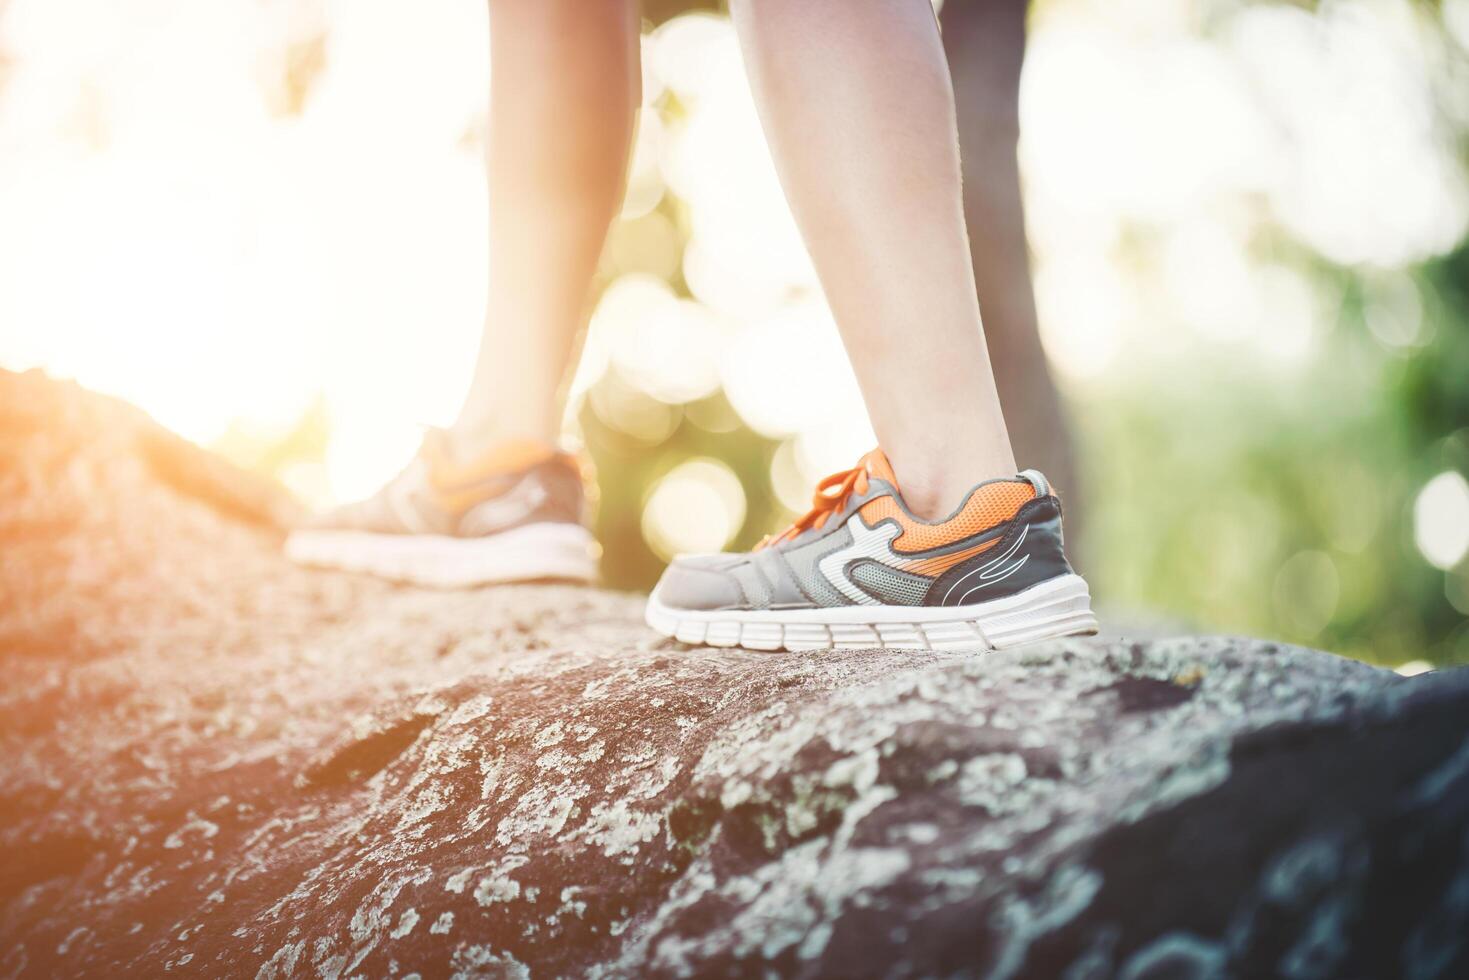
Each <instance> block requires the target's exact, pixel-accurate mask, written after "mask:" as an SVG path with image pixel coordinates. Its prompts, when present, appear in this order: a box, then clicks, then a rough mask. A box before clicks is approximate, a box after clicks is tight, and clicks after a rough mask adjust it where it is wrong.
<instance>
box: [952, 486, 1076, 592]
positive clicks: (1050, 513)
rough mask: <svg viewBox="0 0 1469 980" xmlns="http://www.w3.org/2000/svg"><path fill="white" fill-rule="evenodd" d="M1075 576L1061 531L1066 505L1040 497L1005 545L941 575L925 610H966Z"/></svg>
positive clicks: (1017, 519)
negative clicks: (954, 608)
mask: <svg viewBox="0 0 1469 980" xmlns="http://www.w3.org/2000/svg"><path fill="white" fill-rule="evenodd" d="M1070 572H1071V563H1070V562H1068V561H1067V560H1066V552H1065V548H1064V541H1063V538H1062V532H1061V501H1060V500H1058V499H1057V498H1056V497H1054V496H1046V497H1039V498H1037V499H1035V500H1032V501H1031V502H1030V503H1028V504H1026V505H1025V506H1023V507H1021V508H1020V510H1019V511H1018V512H1016V514H1015V516H1014V517H1013V518H1012V519H1011V520H1010V527H1009V530H1007V531H1006V532H1005V536H1004V537H1002V538H1001V539H1000V542H999V544H997V545H995V546H994V547H993V548H987V549H985V551H984V552H983V553H981V554H979V555H977V556H975V557H974V558H971V559H969V560H968V561H966V562H961V563H960V564H958V565H955V566H954V567H953V568H951V569H949V570H948V571H946V572H944V574H942V575H940V576H939V577H938V578H937V579H936V580H935V581H934V583H933V585H931V586H930V587H929V590H928V595H927V596H925V597H924V600H923V604H924V605H925V606H962V605H971V604H973V603H976V602H989V601H990V600H992V599H1003V598H1004V597H1005V596H1010V595H1014V594H1016V593H1017V592H1023V591H1025V590H1026V589H1028V588H1030V587H1031V586H1032V585H1036V584H1038V583H1040V582H1044V581H1046V580H1047V579H1052V578H1055V577H1056V576H1058V575H1066V574H1069V573H1070Z"/></svg>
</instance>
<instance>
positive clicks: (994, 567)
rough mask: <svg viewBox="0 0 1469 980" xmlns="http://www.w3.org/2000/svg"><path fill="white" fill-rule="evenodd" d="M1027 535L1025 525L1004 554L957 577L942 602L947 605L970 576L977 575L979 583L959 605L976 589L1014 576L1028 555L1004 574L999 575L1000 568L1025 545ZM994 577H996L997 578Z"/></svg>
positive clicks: (1027, 529) (963, 597)
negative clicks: (955, 591)
mask: <svg viewBox="0 0 1469 980" xmlns="http://www.w3.org/2000/svg"><path fill="white" fill-rule="evenodd" d="M1029 533H1030V525H1029V524H1027V525H1025V527H1023V528H1021V530H1020V537H1018V538H1016V539H1015V543H1014V544H1012V545H1011V546H1010V547H1008V548H1006V549H1005V553H1004V554H1002V555H999V556H998V557H995V558H991V559H990V560H989V561H987V562H985V563H984V564H983V565H981V566H979V567H978V568H973V569H970V570H969V571H967V572H965V573H964V574H963V575H961V576H959V578H958V579H956V580H955V581H954V584H953V585H951V586H949V589H948V591H947V592H945V593H944V602H945V603H947V602H948V601H949V596H951V595H953V594H954V590H955V589H957V588H959V586H961V585H963V584H964V583H965V582H967V581H968V580H969V579H970V578H971V577H972V576H975V575H978V576H979V577H980V580H981V582H980V584H979V585H977V586H975V587H974V588H972V589H970V590H969V592H965V593H964V595H963V596H961V597H960V599H959V602H960V604H963V602H964V599H966V598H968V597H969V594H970V593H972V592H974V591H975V590H976V589H982V588H984V587H985V586H986V585H993V584H994V583H995V582H998V581H1000V579H1003V578H1009V577H1010V576H1011V575H1012V574H1014V572H1015V570H1016V569H1018V568H1019V567H1020V566H1021V565H1024V564H1025V562H1026V561H1027V560H1028V559H1029V558H1030V556H1029V555H1026V556H1025V557H1024V558H1022V559H1020V561H1019V562H1017V563H1016V564H1015V565H1014V566H1013V567H1010V568H1007V569H1004V574H1000V573H1001V570H1002V569H1001V566H1002V565H1004V564H1005V562H1007V561H1009V560H1010V558H1011V557H1012V556H1014V554H1015V552H1017V551H1019V550H1020V546H1021V545H1022V544H1024V543H1025V537H1026V535H1028V534H1029ZM996 576H998V578H997V577H996Z"/></svg>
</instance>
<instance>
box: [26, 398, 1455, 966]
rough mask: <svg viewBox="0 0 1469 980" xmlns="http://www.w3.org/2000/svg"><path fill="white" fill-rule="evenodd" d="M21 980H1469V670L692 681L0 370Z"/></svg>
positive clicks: (999, 662) (714, 665)
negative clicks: (408, 570) (306, 516)
mask: <svg viewBox="0 0 1469 980" xmlns="http://www.w3.org/2000/svg"><path fill="white" fill-rule="evenodd" d="M0 446H3V453H4V459H3V463H4V466H3V470H0V548H3V564H0V658H3V660H0V663H3V670H4V676H5V684H4V686H3V689H0V780H3V781H0V850H3V853H4V859H3V864H0V976H5V977H11V976H28V977H29V976H34V977H43V976H59V975H80V976H96V977H116V976H157V975H161V974H163V973H173V974H179V975H200V976H224V975H228V976H256V977H262V978H267V977H294V976H320V977H342V978H345V977H355V976H363V977H367V976H373V977H377V976H399V977H402V976H409V975H412V974H415V973H416V974H419V975H420V976H424V977H433V976H466V977H469V976H507V977H509V976H563V975H580V976H602V977H621V976H687V975H695V974H697V975H700V976H749V975H782V976H829V975H843V976H867V975H884V976H896V977H906V976H912V977H917V976H948V975H962V976H987V977H1017V976H1044V977H1051V976H1066V977H1074V978H1091V977H1108V976H1121V977H1133V978H1155V977H1213V976H1256V975H1276V974H1278V975H1282V976H1291V977H1302V978H1305V977H1326V976H1363V977H1386V976H1397V975H1403V976H1414V977H1449V976H1462V975H1465V972H1466V968H1469V959H1466V957H1469V953H1466V949H1465V942H1466V941H1465V937H1466V934H1469V740H1466V729H1469V721H1466V720H1469V683H1466V678H1465V677H1463V676H1460V675H1456V674H1438V675H1430V676H1425V677H1421V678H1416V679H1413V680H1404V679H1401V678H1398V677H1396V676H1395V675H1393V674H1391V673H1390V672H1386V671H1382V670H1378V669H1375V668H1371V667H1368V666H1365V665H1362V664H1359V663H1355V662H1352V661H1347V660H1344V659H1341V658H1338V657H1334V656H1331V655H1329V654H1324V653H1319V652H1315V651H1310V650H1304V649H1299V648H1293V647H1286V646H1280V645H1277V644H1271V643H1265V642H1260V641H1254V640H1244V639H1230V638H1221V637H1180V638H1176V639H1159V640H1148V641H1146V642H1141V641H1140V642H1130V641H1128V640H1126V639H1118V638H1103V639H1093V640H1074V641H1066V642H1058V643H1050V644H1045V645H1039V646H1035V647H1031V648H1027V649H1020V650H1013V651H1007V652H1003V653H991V654H984V655H974V654H964V653H924V652H913V651H897V650H873V651H865V652H855V653H841V654H825V655H812V654H788V653H757V652H752V651H743V650H720V651H705V650H685V649H682V648H679V647H677V646H674V645H666V644H663V643H660V642H656V641H655V638H654V637H653V636H652V635H651V634H650V633H648V632H647V631H645V630H644V629H642V628H641V627H640V625H639V602H638V599H637V598H636V597H631V596H623V595H615V594H609V593H604V592H599V591H596V590H590V589H574V588H566V587H552V586H542V587H530V586H526V587H512V588H498V589H489V590H465V591H451V592H431V591H424V590H418V589H412V588H405V587H395V586H391V585H387V584H383V583H379V582H375V581H371V580H367V579H363V578H358V577H354V576H347V575H335V574H326V573H315V572H308V571H304V570H300V569H296V568H293V567H291V566H290V565H288V564H287V563H285V562H284V561H283V560H282V559H281V558H280V556H279V551H278V541H279V532H278V530H277V526H278V525H279V523H280V522H281V521H282V520H283V519H285V517H286V516H287V515H288V514H289V513H290V511H291V506H292V505H291V504H290V503H289V501H286V500H284V499H283V498H282V497H281V496H280V495H279V494H278V493H277V492H276V491H274V490H273V489H272V488H270V487H268V486H265V485H261V484H257V483H254V482H252V481H251V480H249V479H248V478H246V477H244V476H243V475H242V474H239V473H237V472H235V471H233V470H231V469H229V468H228V467H227V466H225V465H223V464H221V463H219V462H217V461H215V460H212V459H211V458H210V457H208V456H207V455H206V454H203V453H201V452H199V451H198V450H195V449H192V448H191V447H189V446H187V445H186V444H183V443H180V442H178V441H177V440H175V439H172V437H169V436H167V435H166V434H164V433H162V432H161V430H159V429H157V428H156V427H155V426H153V425H152V424H151V423H150V422H148V421H147V420H146V419H145V418H144V417H142V416H141V415H139V414H138V413H136V412H135V411H133V410H131V409H128V408H126V407H125V406H122V405H119V404H117V403H115V402H111V401H109V400H107V399H102V398H99V397H97V396H92V395H88V394H86V393H84V392H81V391H80V390H78V389H76V388H74V387H72V386H67V385H59V384H56V383H54V382H51V381H48V380H46V379H44V378H42V377H40V376H39V375H35V374H30V375H20V376H17V375H3V374H0Z"/></svg>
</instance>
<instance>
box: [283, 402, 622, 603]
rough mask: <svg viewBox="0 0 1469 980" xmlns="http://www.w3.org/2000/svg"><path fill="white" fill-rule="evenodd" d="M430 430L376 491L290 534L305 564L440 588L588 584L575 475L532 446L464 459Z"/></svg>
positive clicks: (589, 552)
mask: <svg viewBox="0 0 1469 980" xmlns="http://www.w3.org/2000/svg"><path fill="white" fill-rule="evenodd" d="M445 442H446V439H445V435H444V433H442V432H440V431H438V430H430V431H429V433H428V434H427V435H426V436H425V437H424V440H423V445H422V446H421V447H420V448H419V451H418V455H417V456H415V457H414V459H413V461H412V462H411V463H409V464H408V466H407V468H405V469H404V470H403V472H401V473H399V474H398V475H397V476H396V477H394V478H393V479H392V480H391V481H389V483H388V484H387V486H385V487H383V488H382V489H381V490H379V491H378V492H377V493H376V494H375V495H374V496H372V497H369V498H368V499H366V500H363V501H360V502H358V503H354V504H348V505H346V506H345V507H340V508H338V509H337V510H334V511H332V512H330V513H328V514H325V515H323V516H322V517H319V518H317V519H315V520H313V521H311V522H309V523H307V524H305V525H303V526H302V527H300V528H297V529H296V530H294V531H292V532H291V535H290V536H289V537H288V538H287V539H286V554H287V555H288V556H290V557H291V558H292V559H293V560H295V561H297V562H300V563H301V564H305V565H315V566H320V567H326V568H337V569H343V570H346V571H354V572H369V573H371V574H374V575H379V576H381V577H383V578H389V579H394V580H397V581H405V582H413V583H416V584H419V585H433V586H443V587H455V586H469V585H485V584H488V583H491V582H521V581H530V580H537V579H556V580H571V581H576V582H590V581H591V580H592V579H593V578H595V577H596V572H597V552H598V547H597V544H596V541H595V540H594V539H593V538H592V535H591V532H590V531H588V530H587V528H586V527H585V525H584V523H583V520H584V515H583V511H584V509H585V502H584V497H585V494H584V490H583V486H582V477H581V471H580V469H579V467H578V466H577V463H576V460H575V459H573V458H572V457H571V456H569V455H567V454H565V453H562V452H558V451H557V450H555V449H553V448H551V447H549V446H543V445H540V444H537V443H506V444H503V445H501V446H499V447H497V448H496V449H494V450H492V451H491V452H489V453H486V454H485V455H483V456H482V457H480V458H479V459H477V460H474V461H473V462H470V463H468V464H464V463H460V462H456V461H454V460H451V458H450V456H449V453H448V451H447V446H446V444H445Z"/></svg>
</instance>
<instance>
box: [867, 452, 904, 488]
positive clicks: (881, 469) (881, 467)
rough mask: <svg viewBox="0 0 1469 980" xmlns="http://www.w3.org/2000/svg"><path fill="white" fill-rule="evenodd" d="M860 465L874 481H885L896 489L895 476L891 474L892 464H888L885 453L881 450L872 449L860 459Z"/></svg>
mask: <svg viewBox="0 0 1469 980" xmlns="http://www.w3.org/2000/svg"><path fill="white" fill-rule="evenodd" d="M862 465H863V466H864V467H865V468H866V469H867V475H868V476H870V477H872V478H873V479H876V480H886V481H887V482H888V483H890V484H892V485H893V487H894V488H895V489H896V488H897V486H898V477H897V474H895V473H894V472H893V464H892V463H889V462H888V457H887V453H885V452H883V451H882V450H881V449H874V450H873V451H872V452H870V453H868V454H867V455H866V456H863V457H862Z"/></svg>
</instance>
